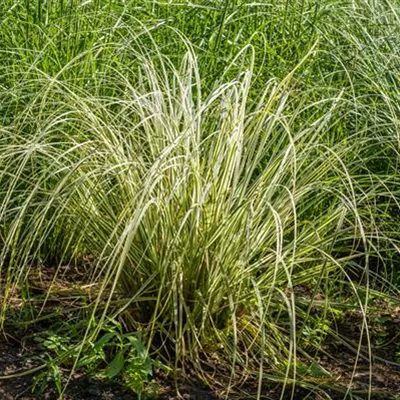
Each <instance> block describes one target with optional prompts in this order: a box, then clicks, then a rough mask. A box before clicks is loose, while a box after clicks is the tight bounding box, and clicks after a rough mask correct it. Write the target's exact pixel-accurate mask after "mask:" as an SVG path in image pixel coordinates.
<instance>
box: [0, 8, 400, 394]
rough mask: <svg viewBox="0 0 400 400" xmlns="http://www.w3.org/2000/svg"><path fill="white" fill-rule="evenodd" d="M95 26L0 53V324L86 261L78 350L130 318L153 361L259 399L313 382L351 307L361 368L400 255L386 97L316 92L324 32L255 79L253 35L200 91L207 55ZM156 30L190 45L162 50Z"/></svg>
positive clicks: (35, 307)
mask: <svg viewBox="0 0 400 400" xmlns="http://www.w3.org/2000/svg"><path fill="white" fill-rule="evenodd" d="M125 11H126V10H125ZM94 15H101V16H102V18H103V17H104V18H105V19H100V20H98V19H94V20H93V24H94V25H95V27H96V29H97V30H96V29H94V30H93V32H92V33H91V34H90V35H89V33H88V32H86V31H85V30H83V29H82V31H79V34H80V35H81V36H79V35H78V36H77V32H78V30H76V31H75V32H72V33H71V35H72V37H74V38H76V40H77V43H79V44H80V45H82V46H83V49H80V47H79V46H78V45H76V46H75V47H72V48H69V47H68V46H67V45H66V44H65V43H66V42H65V43H64V42H63V40H61V39H60V42H59V43H60V45H63V46H65V47H57V46H55V43H58V42H57V40H58V39H57V40H56V38H58V36H57V35H61V36H62V35H64V34H66V32H67V31H66V30H65V27H64V28H63V29H60V31H57V33H54V37H53V39H52V40H51V39H48V38H46V37H45V35H44V36H40V35H39V36H40V37H41V39H42V40H44V41H45V46H43V50H42V51H41V52H38V51H37V49H34V50H30V49H27V48H23V47H18V46H19V45H20V43H16V47H12V46H11V45H10V48H9V49H8V50H2V51H1V57H2V58H3V59H5V58H7V54H13V57H14V58H11V59H10V60H9V65H8V67H4V68H3V69H2V70H1V75H0V79H1V84H2V87H3V88H6V90H4V94H3V96H2V97H1V98H0V110H2V113H3V115H2V125H1V126H0V165H1V168H0V239H1V248H0V250H1V253H0V273H1V276H2V278H3V281H2V290H3V307H2V314H1V315H2V323H3V324H4V321H5V318H6V316H7V315H8V314H7V313H8V310H9V308H10V307H11V300H12V294H13V293H14V291H15V288H16V287H18V288H21V287H26V288H27V289H26V290H25V292H24V293H27V294H26V300H27V303H29V305H30V306H31V310H30V311H31V314H30V316H31V319H32V320H35V319H36V318H39V317H40V318H41V317H43V316H44V315H45V314H46V312H47V308H46V304H47V303H48V302H49V300H51V299H52V296H53V293H54V291H56V290H57V288H55V286H54V285H53V284H51V285H50V287H48V288H47V292H46V294H45V296H44V297H43V298H39V299H36V300H35V301H33V302H32V301H30V300H31V297H32V295H31V294H30V292H29V279H28V278H29V274H30V270H32V269H33V268H37V267H39V268H40V269H43V270H45V269H46V268H48V267H57V268H56V272H55V274H54V277H53V283H54V282H55V281H56V279H57V277H59V276H60V274H61V270H62V267H63V266H64V265H65V264H74V265H75V266H76V268H77V269H78V270H79V269H80V268H83V267H82V265H83V263H84V260H87V259H88V258H89V259H90V260H91V261H90V263H89V265H85V274H86V276H85V279H86V280H87V282H88V284H90V287H92V288H94V291H93V293H90V294H88V295H85V296H86V297H85V301H86V305H85V307H77V308H76V309H72V311H71V310H68V312H69V313H72V314H73V318H76V320H84V321H89V322H88V323H87V329H86V330H83V331H82V330H81V331H80V332H81V337H80V338H79V339H80V340H81V343H82V345H81V347H80V350H81V351H82V352H83V351H84V347H85V345H86V343H88V342H93V341H94V340H95V338H96V337H98V335H99V334H100V333H101V331H102V329H103V328H104V326H105V325H106V324H107V323H108V321H110V319H111V320H119V321H120V322H121V323H122V325H123V327H124V329H125V331H132V332H140V335H141V337H142V338H143V341H144V342H145V344H146V346H147V349H148V351H150V352H151V355H152V356H153V357H160V358H161V359H162V360H164V362H166V363H169V364H171V365H174V367H175V372H178V371H185V369H186V368H188V367H190V368H191V369H193V371H194V373H195V374H196V375H197V376H198V377H201V379H203V381H205V382H206V383H207V384H209V385H210V386H213V387H217V388H220V389H221V387H224V390H225V394H227V393H229V390H230V389H231V387H233V386H237V385H239V384H241V383H242V382H243V381H245V380H246V379H248V378H249V379H255V380H257V382H258V394H260V393H261V388H262V385H263V383H264V381H266V380H271V381H279V382H284V383H287V384H292V383H295V382H296V380H299V381H300V382H302V383H303V384H304V385H310V386H312V385H315V382H316V377H315V376H310V374H311V372H310V370H309V369H307V368H306V369H304V367H302V368H300V367H298V366H299V365H302V363H307V362H308V361H310V362H311V360H312V359H313V355H314V354H315V352H317V351H319V350H320V348H321V344H322V342H323V339H324V338H325V337H326V335H328V334H333V333H334V324H333V321H334V318H335V315H336V314H335V313H337V304H338V303H340V302H341V301H342V298H349V297H351V298H352V301H354V302H355V303H356V304H357V306H358V307H359V309H360V310H361V314H362V318H363V325H362V327H361V339H360V346H359V348H358V349H355V350H356V353H357V354H358V353H361V352H362V351H363V352H364V353H365V354H366V357H368V350H370V346H369V334H368V328H367V318H366V315H367V311H368V309H367V305H368V296H369V289H370V285H371V282H373V283H374V285H375V284H376V283H379V284H382V285H385V287H388V285H389V284H388V283H387V282H385V279H384V278H385V277H384V276H383V274H382V271H381V270H379V268H378V267H377V265H378V260H379V262H380V263H381V264H382V263H385V262H386V261H387V260H388V259H389V257H391V256H393V254H396V251H398V237H396V235H395V234H393V232H392V230H391V228H390V224H389V223H390V221H391V218H392V216H393V215H395V214H396V213H397V212H398V187H399V186H398V184H399V182H398V181H399V176H398V170H397V163H398V138H397V135H396V134H393V131H394V130H395V128H396V126H397V125H396V124H397V119H396V117H395V116H394V115H393V114H391V112H390V110H392V111H393V107H394V106H393V103H391V102H387V103H385V104H387V108H379V105H380V104H381V103H380V102H382V104H383V103H384V101H383V100H384V97H383V94H382V93H383V92H384V87H383V85H381V89H382V91H381V92H379V90H378V91H377V94H376V96H377V97H376V98H377V99H378V100H379V101H378V100H376V101H377V103H369V102H366V100H365V98H364V95H363V94H360V93H358V92H357V91H356V90H354V87H351V90H349V89H348V87H347V86H346V85H344V84H343V85H342V84H338V85H337V86H334V85H333V83H332V86H331V87H330V89H331V90H329V91H327V93H324V96H321V93H322V92H323V90H321V89H318V90H316V89H315V90H314V88H313V86H312V85H307V86H306V88H304V87H303V86H302V83H301V79H300V78H301V76H304V74H305V73H306V72H307V71H308V72H309V71H310V69H311V71H313V70H312V68H314V67H315V62H316V61H315V59H316V58H317V59H318V57H319V56H320V55H321V54H323V57H325V55H326V52H325V48H324V46H325V45H326V42H323V41H322V40H321V42H322V44H321V42H320V41H317V40H316V41H315V42H314V43H312V44H310V46H308V47H307V49H306V50H307V51H304V52H301V57H297V56H298V54H297V56H296V57H297V58H298V59H297V60H296V62H295V63H293V65H291V68H290V69H289V70H288V71H287V73H286V74H285V75H284V76H282V77H280V78H277V77H270V78H269V79H265V81H263V82H262V84H261V83H260V82H261V81H260V79H262V78H263V77H265V76H266V73H265V70H264V71H263V74H260V73H259V72H260V68H261V67H260V65H258V64H257V59H258V58H257V52H256V50H255V49H256V48H257V46H255V45H253V44H252V43H251V41H249V43H248V44H246V45H244V46H243V47H242V48H241V49H240V50H239V51H238V52H237V53H236V54H235V55H234V56H233V57H232V58H231V59H230V62H229V64H228V65H227V66H226V68H224V70H223V71H222V72H221V73H220V75H219V76H218V79H216V80H215V82H213V85H212V86H211V85H205V83H204V80H205V77H204V76H205V75H206V73H205V70H204V69H205V68H204V63H205V61H204V58H203V59H202V62H203V64H202V65H203V67H200V61H199V57H198V54H197V49H196V47H194V46H193V44H192V42H191V41H189V40H188V39H187V38H186V37H185V36H184V35H183V34H182V33H181V32H180V31H178V30H177V29H175V28H171V27H164V26H162V25H163V24H158V23H157V24H153V23H148V22H147V21H146V22H142V21H139V20H137V21H136V22H137V25H135V26H134V27H132V25H130V24H127V23H126V20H127V18H128V16H127V15H125V14H121V18H119V19H115V20H114V19H113V14H112V13H111V14H110V17H109V18H110V19H107V17H105V16H104V15H105V14H94ZM83 17H84V14H83V13H82V14H79V15H78V16H76V19H73V21H75V22H76V23H78V21H80V24H81V25H82V24H83V25H82V26H84V27H86V28H87V29H89V28H88V27H87V25H85V24H89V22H88V20H87V19H85V18H83ZM133 20H134V19H133V18H131V19H129V21H130V22H132V21H133ZM105 21H107V23H108V24H109V25H110V26H111V25H112V27H109V29H103V28H101V26H102V24H103V23H104V24H105ZM110 21H113V22H112V24H111V22H110ZM152 22H154V21H152ZM64 23H65V21H64ZM32 24H33V25H32V26H36V25H34V23H33V22H32ZM96 24H97V25H96ZM29 26H30V25H29ZM60 26H64V25H62V24H61V23H60ZM86 28H85V29H86ZM158 30H161V31H162V32H164V33H163V35H166V34H169V35H170V36H171V38H173V40H174V43H177V46H178V43H179V49H184V51H183V50H180V52H179V54H177V55H174V56H172V55H171V54H166V53H165V52H163V51H162V50H163V49H162V48H161V47H160V46H159V45H158V44H157V40H156V38H157V37H158V36H157V35H160V33H159V31H158ZM24 32H25V31H24ZM29 32H31V31H29ZM85 32H86V33H88V35H87V37H86V36H85V39H82V38H83V36H84V33H85ZM24 34H25V33H24ZM21 35H22V33H21ZM79 38H80V39H79ZM78 39H79V40H78ZM15 40H17V39H15ZM171 40H172V39H171ZM86 41H89V44H90V45H88V44H87V42H86ZM17 42H18V41H17ZM82 43H83V44H82ZM85 43H86V44H85ZM84 44H85V45H84ZM17 45H18V46H17ZM321 48H322V50H320V49H321ZM16 55H18V57H19V55H21V58H20V59H19V61H18V62H16V58H18V57H17V56H16ZM56 55H58V56H59V57H56ZM321 57H322V56H321ZM211 64H212V63H211ZM308 68H309V69H308ZM305 71H306V72H305ZM314 72H315V71H314ZM345 72H347V71H345ZM298 74H299V75H298ZM302 74H303V75H302ZM311 75H312V74H311ZM316 75H317V74H316ZM328 75H329V74H328ZM260 76H261V78H260ZM349 76H350V74H349ZM325 78H326V79H327V80H328V78H327V77H324V79H325ZM207 79H209V77H207ZM320 79H323V78H321V77H320ZM349 82H350V83H352V81H351V80H350V79H349ZM350 86H351V85H350ZM374 112H375V113H374ZM369 113H370V114H369ZM383 116H384V118H383ZM354 121H355V122H354ZM353 122H354V123H353ZM361 127H362V128H361ZM380 128H381V129H380ZM393 290H395V289H393ZM304 292H306V293H308V296H306V297H304V296H301V295H300V294H301V293H304ZM299 293H300V294H299ZM81 296H84V295H82V294H81ZM321 299H322V300H321ZM333 300H334V301H335V307H336V308H334V307H333ZM362 339H363V340H364V341H363V343H365V340H366V343H367V345H366V346H365V347H363V348H362V346H361V340H362ZM363 346H364V344H363ZM78 358H79V355H78V356H77V361H76V363H78ZM300 358H301V360H302V361H301V363H300V361H299V360H300ZM305 360H306V361H305ZM76 365H77V364H76ZM210 365H218V366H219V367H220V371H221V372H220V376H216V375H215V374H213V373H212V371H211V369H210ZM210 371H211V372H210ZM224 375H226V376H224ZM328 375H329V374H328ZM220 377H221V378H220ZM223 378H226V379H223ZM323 378H324V379H328V378H327V374H325V375H324V376H323ZM324 382H325V383H326V381H324V380H321V381H318V382H317V383H320V384H323V383H324ZM226 383H227V386H226ZM224 385H225V386H224Z"/></svg>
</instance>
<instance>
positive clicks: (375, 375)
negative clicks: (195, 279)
mask: <svg viewBox="0 0 400 400" xmlns="http://www.w3.org/2000/svg"><path fill="white" fill-rule="evenodd" d="M34 276H35V278H36V280H32V281H31V282H30V290H31V292H33V297H32V298H33V299H34V298H37V299H40V297H41V296H42V294H43V293H44V292H46V291H47V290H48V288H49V286H50V285H51V286H52V287H53V288H55V291H54V296H52V298H51V300H49V301H48V303H47V304H48V307H49V311H51V312H56V310H58V307H61V308H63V309H64V310H65V309H66V308H67V307H69V308H71V306H73V305H74V303H73V302H72V301H71V298H74V296H75V297H76V298H77V299H79V298H87V297H89V298H90V297H91V296H95V293H93V291H95V289H96V288H95V287H92V286H89V285H87V284H86V282H84V280H83V279H82V276H81V275H77V274H75V275H74V274H73V273H72V271H71V270H69V269H66V270H65V274H62V275H61V276H59V277H58V278H57V279H53V277H54V276H53V273H52V271H48V275H44V274H43V273H42V274H38V273H36V272H35V274H34ZM66 276H67V278H66ZM88 290H89V291H90V293H88ZM305 297H307V293H305ZM0 298H1V293H0ZM9 303H10V304H11V306H12V307H14V308H15V312H16V313H18V310H21V309H22V307H21V296H20V295H19V291H18V290H15V293H12V295H11V299H10V300H9ZM399 304H400V301H399ZM399 304H397V305H393V303H390V302H386V301H383V300H377V301H376V302H375V303H374V304H373V305H372V306H371V308H370V312H369V317H368V325H369V330H368V331H369V334H370V335H369V339H368V337H367V335H366V334H365V330H364V331H363V330H362V329H361V326H362V321H363V318H362V315H361V314H360V312H359V311H356V310H353V311H348V312H345V313H343V314H342V315H341V316H340V318H338V320H337V321H336V322H335V324H336V328H335V330H336V332H337V336H331V337H328V338H327V339H326V341H325V344H324V345H323V346H322V347H321V348H320V349H319V350H318V351H317V352H315V354H314V359H315V361H316V362H317V363H318V364H319V365H320V366H321V367H322V368H323V369H324V370H325V371H326V372H327V375H328V378H327V379H319V378H318V377H316V378H315V377H314V378H315V379H314V380H313V378H312V377H311V378H310V379H308V378H307V377H305V378H304V377H303V378H304V382H305V385H303V386H304V387H306V386H307V383H309V385H308V386H309V387H314V389H312V390H313V391H312V392H310V390H306V389H305V388H304V387H300V385H299V387H296V389H295V391H294V396H292V388H291V387H287V388H286V392H285V395H284V396H283V397H281V392H282V386H281V385H279V384H269V385H266V386H265V387H264V388H263V390H262V398H263V399H271V400H274V399H282V400H286V399H291V398H292V399H294V400H296V399H299V400H302V399H309V400H312V399H316V400H322V399H328V398H331V399H334V400H336V399H348V400H353V399H371V400H389V399H393V400H400V365H399V362H400V305H399ZM48 323H49V322H46V323H45V324H44V325H43V323H42V324H38V325H36V326H35V328H34V331H35V332H36V331H37V332H40V331H45V330H46V324H48ZM5 331H6V332H7V335H6V336H5V337H7V340H5V339H3V340H2V339H0V400H3V399H4V400H13V399H20V400H33V399H58V398H59V395H58V393H57V390H56V386H55V385H54V383H52V382H49V383H48V384H47V385H45V388H44V389H43V390H42V391H39V390H38V388H36V391H35V393H33V392H32V386H33V384H34V377H35V376H37V375H38V374H40V372H41V370H40V371H37V372H36V373H27V371H29V370H32V369H34V368H35V367H38V366H40V365H42V364H43V358H41V357H43V350H42V349H41V348H40V346H39V345H38V343H36V342H34V341H33V340H32V334H33V333H34V332H33V331H32V330H31V331H30V332H26V330H25V331H22V330H21V331H19V330H18V331H17V330H13V328H12V326H11V325H10V326H9V327H7V329H6V330H5ZM10 335H12V336H10ZM3 338H4V336H3ZM360 338H361V339H360ZM368 349H371V355H370V356H369V350H368ZM358 350H359V351H358ZM357 353H358V354H360V355H359V356H358V357H356V354H357ZM301 361H302V362H304V363H305V364H307V360H306V359H304V360H301ZM216 367H217V368H218V366H216ZM217 370H218V369H217ZM21 373H22V374H23V375H22V376H21ZM13 375H14V377H12V376H13ZM18 375H19V376H18ZM222 375H225V373H224V374H221V376H222ZM227 375H228V376H229V373H228V374H227ZM7 376H9V377H8V378H6V377H7ZM69 378H70V380H69V382H68V385H67V386H66V390H65V392H64V394H63V397H62V398H63V399H65V400H89V399H91V400H96V399H98V400H135V399H137V396H136V395H135V394H134V393H133V392H132V391H130V390H129V389H127V388H125V387H123V386H122V385H118V383H113V384H109V383H107V382H104V381H102V380H96V379H95V378H92V377H90V376H88V375H87V374H85V371H83V370H77V371H75V372H74V373H73V374H72V376H70V371H69V370H67V369H61V382H62V384H63V385H64V386H65V383H66V382H67V381H68V379H69ZM154 378H155V383H156V385H157V388H158V390H157V392H158V394H157V396H156V397H153V398H157V399H160V400H162V399H164V400H175V399H178V398H180V399H185V400H197V399H198V400H217V399H222V398H224V399H226V397H218V396H217V394H216V393H212V392H211V391H210V390H207V388H205V387H204V386H202V384H201V383H193V382H194V381H193V380H192V381H190V383H189V382H188V380H187V379H186V380H183V379H182V381H181V382H178V383H177V382H175V381H174V380H173V379H172V378H170V377H168V376H166V375H163V374H162V373H160V374H156V376H155V377H154ZM307 379H308V380H307ZM177 385H178V387H179V395H180V396H178V395H177ZM318 386H319V387H320V389H318ZM315 387H317V389H315ZM223 389H224V387H221V392H223ZM256 394H257V383H256V382H254V383H251V382H250V383H247V384H246V386H245V387H241V388H240V390H239V392H237V393H236V394H235V395H232V396H230V397H229V398H232V399H253V398H256ZM326 394H328V395H329V396H330V397H327V396H326Z"/></svg>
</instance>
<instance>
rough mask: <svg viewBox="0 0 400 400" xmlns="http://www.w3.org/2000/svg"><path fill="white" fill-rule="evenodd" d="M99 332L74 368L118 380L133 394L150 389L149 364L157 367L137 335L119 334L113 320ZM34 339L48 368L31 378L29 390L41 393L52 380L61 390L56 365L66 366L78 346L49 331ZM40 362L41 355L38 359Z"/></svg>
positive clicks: (73, 356) (151, 374)
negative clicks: (43, 353)
mask: <svg viewBox="0 0 400 400" xmlns="http://www.w3.org/2000/svg"><path fill="white" fill-rule="evenodd" d="M103 332H104V333H103V334H102V335H101V336H100V338H99V339H98V340H97V341H95V342H94V343H89V344H88V345H87V346H85V347H84V348H83V350H82V352H81V355H80V358H79V360H78V362H77V367H78V368H84V369H85V370H86V372H87V373H88V374H89V375H91V376H94V377H96V378H98V379H102V380H105V381H108V382H113V381H118V382H120V383H121V384H123V385H124V386H126V387H128V388H130V389H131V390H132V391H134V392H135V393H136V394H138V395H139V398H140V396H142V395H143V393H144V392H145V391H149V390H150V391H154V390H155V383H154V382H151V377H152V376H153V366H157V367H159V363H155V362H154V361H153V360H152V359H151V358H150V356H149V354H148V351H147V349H146V346H145V345H144V343H143V341H142V340H141V338H140V337H139V335H137V334H132V333H123V332H122V329H121V326H120V325H119V324H118V323H117V322H114V323H113V325H111V326H108V327H106V328H105V329H104V330H103ZM35 341H36V342H38V343H40V345H41V346H42V347H43V348H44V349H45V350H46V352H45V357H47V365H48V368H47V369H46V371H44V372H42V373H41V374H40V375H38V376H37V377H36V378H35V384H34V387H33V389H34V390H35V391H38V392H39V393H43V392H44V390H45V389H46V387H47V385H48V384H49V383H50V382H53V383H54V384H55V385H56V389H57V391H58V393H61V391H62V388H61V386H62V385H61V373H60V367H59V365H60V364H64V365H66V366H68V367H71V366H72V365H73V360H74V359H75V357H76V356H77V355H78V345H77V344H76V343H74V342H73V340H72V339H71V338H70V337H62V336H60V335H58V334H56V333H53V332H49V333H47V334H46V335H44V336H36V337H35ZM40 361H41V362H43V358H40Z"/></svg>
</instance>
